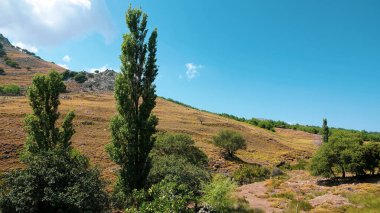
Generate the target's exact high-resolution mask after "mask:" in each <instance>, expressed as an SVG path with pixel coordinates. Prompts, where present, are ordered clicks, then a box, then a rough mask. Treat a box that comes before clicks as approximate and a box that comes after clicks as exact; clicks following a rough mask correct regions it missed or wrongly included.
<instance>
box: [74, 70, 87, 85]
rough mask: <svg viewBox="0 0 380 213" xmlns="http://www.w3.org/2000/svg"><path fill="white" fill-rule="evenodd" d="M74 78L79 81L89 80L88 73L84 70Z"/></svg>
mask: <svg viewBox="0 0 380 213" xmlns="http://www.w3.org/2000/svg"><path fill="white" fill-rule="evenodd" d="M74 80H75V81H76V82H78V83H84V82H85V81H87V77H86V73H84V72H79V73H77V74H76V75H75V76H74Z"/></svg>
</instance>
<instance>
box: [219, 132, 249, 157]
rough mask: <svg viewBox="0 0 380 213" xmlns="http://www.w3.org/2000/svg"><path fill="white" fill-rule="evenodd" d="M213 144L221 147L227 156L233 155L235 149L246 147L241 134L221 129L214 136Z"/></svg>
mask: <svg viewBox="0 0 380 213" xmlns="http://www.w3.org/2000/svg"><path fill="white" fill-rule="evenodd" d="M214 144H215V145H216V146H218V147H221V148H223V149H224V152H225V154H226V155H227V156H228V157H233V155H234V153H235V151H236V150H238V149H244V148H245V147H246V143H245V139H244V138H243V136H241V135H240V134H239V133H238V132H234V131H231V130H221V131H220V132H219V133H218V134H217V135H216V136H214Z"/></svg>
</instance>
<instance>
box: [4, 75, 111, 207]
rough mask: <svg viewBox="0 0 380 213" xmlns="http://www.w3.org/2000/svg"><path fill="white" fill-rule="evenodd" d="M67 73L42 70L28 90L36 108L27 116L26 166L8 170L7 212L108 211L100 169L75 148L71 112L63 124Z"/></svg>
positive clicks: (6, 184) (5, 197)
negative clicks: (62, 101)
mask: <svg viewBox="0 0 380 213" xmlns="http://www.w3.org/2000/svg"><path fill="white" fill-rule="evenodd" d="M64 89H65V85H64V84H63V82H62V79H61V75H60V74H58V73H57V72H50V73H49V75H48V76H43V75H36V76H35V77H34V78H33V82H32V86H31V87H30V88H29V90H28V97H29V100H30V105H31V107H32V110H33V113H32V114H29V115H27V116H26V118H25V129H26V133H27V140H26V143H25V146H24V151H23V154H22V156H21V161H22V162H23V163H24V164H25V165H26V169H23V170H18V171H13V172H11V173H9V174H6V175H5V178H4V183H3V185H2V186H1V190H0V191H1V192H2V193H1V194H0V195H1V197H0V208H2V209H3V211H5V212H14V211H17V212H103V211H106V209H107V207H108V198H107V193H106V192H105V191H104V189H103V187H104V184H103V181H102V180H101V179H100V173H99V171H98V170H97V169H93V168H90V166H89V162H88V159H87V158H86V157H84V156H82V155H81V154H80V153H78V152H76V151H75V150H73V149H72V147H71V146H70V145H71V137H72V135H73V134H74V132H75V131H74V128H73V124H72V121H73V119H74V117H75V115H74V113H73V112H69V113H68V114H67V116H66V117H65V118H64V120H63V122H62V126H61V127H60V128H58V127H56V121H57V119H58V118H59V115H60V114H59V112H58V106H59V94H60V92H62V91H63V90H64Z"/></svg>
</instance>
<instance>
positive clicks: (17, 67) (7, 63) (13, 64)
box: [4, 57, 21, 69]
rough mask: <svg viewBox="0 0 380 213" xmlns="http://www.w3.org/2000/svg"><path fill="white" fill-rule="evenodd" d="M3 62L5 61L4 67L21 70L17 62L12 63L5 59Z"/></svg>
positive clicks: (10, 60)
mask: <svg viewBox="0 0 380 213" xmlns="http://www.w3.org/2000/svg"><path fill="white" fill-rule="evenodd" d="M4 60H5V64H6V65H8V66H10V67H13V68H16V69H21V67H20V65H19V64H18V63H17V62H15V61H13V60H12V59H10V58H8V57H5V58H4Z"/></svg>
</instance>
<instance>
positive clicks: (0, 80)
mask: <svg viewBox="0 0 380 213" xmlns="http://www.w3.org/2000/svg"><path fill="white" fill-rule="evenodd" d="M0 43H1V44H2V47H3V50H4V51H5V53H6V55H4V56H2V57H0V67H1V68H3V69H4V71H5V75H1V76H0V85H4V84H11V83H12V84H17V85H20V86H27V85H29V84H30V83H31V81H30V80H31V79H32V76H33V75H34V74H35V73H47V72H49V71H50V70H52V69H54V70H56V71H58V72H63V71H64V70H65V69H64V68H62V67H60V66H58V65H56V64H54V63H51V62H47V61H44V60H43V59H41V58H39V57H38V56H36V55H34V54H33V53H31V52H29V51H27V50H24V49H21V48H18V47H15V46H13V45H12V44H11V43H10V42H9V40H8V39H7V38H5V37H4V36H3V35H2V34H0ZM6 61H9V62H8V64H7V62H6ZM12 63H13V67H12V66H10V64H12Z"/></svg>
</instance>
